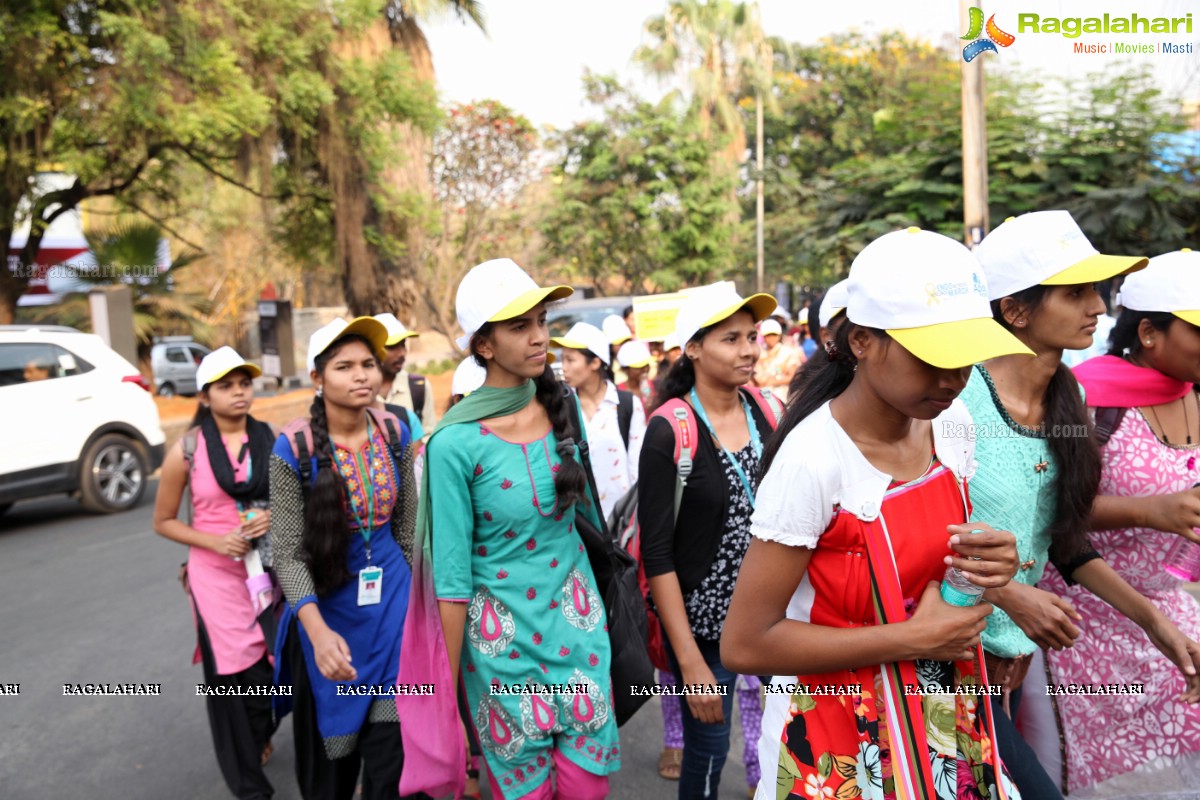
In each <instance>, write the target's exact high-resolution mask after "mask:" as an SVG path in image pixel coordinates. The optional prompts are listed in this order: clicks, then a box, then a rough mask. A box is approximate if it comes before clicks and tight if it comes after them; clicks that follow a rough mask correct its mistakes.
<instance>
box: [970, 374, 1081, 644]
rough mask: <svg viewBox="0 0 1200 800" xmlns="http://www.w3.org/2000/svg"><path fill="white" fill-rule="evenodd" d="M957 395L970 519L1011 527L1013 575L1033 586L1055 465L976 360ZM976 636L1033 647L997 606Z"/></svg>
mask: <svg viewBox="0 0 1200 800" xmlns="http://www.w3.org/2000/svg"><path fill="white" fill-rule="evenodd" d="M961 396H962V400H963V402H964V403H966V406H967V410H968V411H970V412H971V418H972V420H973V422H974V436H973V437H972V438H974V440H975V461H976V463H977V468H976V472H975V477H974V478H972V479H971V482H970V486H969V490H970V497H971V506H972V510H971V520H972V521H979V522H986V523H988V524H989V525H991V526H992V527H994V528H998V529H1000V530H1007V531H1012V533H1013V535H1014V536H1016V537H1017V557H1018V558H1019V559H1020V562H1021V566H1020V567H1019V568H1018V569H1017V575H1016V577H1015V578H1013V580H1015V581H1020V582H1021V583H1024V584H1028V585H1029V586H1033V585H1035V584H1037V582H1038V581H1039V580H1041V579H1042V572H1043V571H1045V569H1046V563H1047V560H1048V557H1049V550H1050V534H1049V532H1048V529H1049V527H1050V523H1051V522H1053V521H1054V514H1055V510H1056V507H1057V501H1056V499H1055V494H1054V485H1055V482H1056V481H1055V478H1056V477H1057V475H1058V468H1057V466H1056V464H1055V462H1054V458H1053V457H1052V456H1051V454H1050V447H1049V444H1048V442H1047V439H1046V437H1045V436H1044V435H1043V434H1042V433H1041V432H1040V431H1039V430H1037V429H1035V428H1029V427H1026V426H1024V425H1021V424H1019V423H1017V422H1016V421H1015V420H1013V418H1012V417H1010V416H1009V415H1008V412H1007V411H1005V410H1004V406H1003V404H1002V403H1001V402H1000V398H999V397H998V396H997V395H996V390H995V387H994V386H993V385H992V379H991V376H990V375H989V374H988V372H987V370H986V369H984V368H983V366H982V365H976V366H975V368H974V369H973V370H972V371H971V379H970V381H968V382H967V387H966V389H964V390H963V393H962V395H961ZM1031 562H1032V563H1031ZM981 638H982V640H983V647H984V649H985V650H987V651H988V652H990V653H992V654H994V655H997V656H1000V657H1002V658H1012V657H1014V656H1019V655H1025V654H1027V653H1032V652H1033V651H1034V650H1036V649H1037V645H1035V644H1034V643H1033V641H1032V640H1031V639H1030V638H1029V637H1028V636H1026V635H1025V633H1024V632H1023V631H1022V630H1021V629H1020V628H1019V627H1018V626H1017V624H1016V623H1015V622H1013V621H1012V619H1010V618H1009V616H1008V615H1007V614H1005V613H1004V612H1003V611H1001V610H1000V609H999V608H997V609H996V610H995V611H993V612H992V615H991V616H989V617H988V622H987V629H986V630H984V632H983V636H982V637H981Z"/></svg>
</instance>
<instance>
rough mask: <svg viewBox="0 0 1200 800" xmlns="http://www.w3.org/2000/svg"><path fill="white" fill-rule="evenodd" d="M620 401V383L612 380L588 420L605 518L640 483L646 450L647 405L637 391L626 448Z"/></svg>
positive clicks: (591, 450) (590, 445)
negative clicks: (640, 461) (618, 391)
mask: <svg viewBox="0 0 1200 800" xmlns="http://www.w3.org/2000/svg"><path fill="white" fill-rule="evenodd" d="M618 404H619V399H618V397H617V385H616V384H615V383H613V382H612V381H609V382H608V388H607V390H605V392H604V398H603V399H601V401H600V404H599V405H598V406H597V407H596V413H595V414H593V415H592V418H591V419H589V420H587V423H586V430H587V438H588V448H589V451H590V454H591V461H592V472H593V473H595V477H596V491H598V492H599V493H600V508H601V511H603V512H604V518H605V519H608V515H609V514H611V513H612V510H613V507H614V506H616V504H617V501H618V500H620V499H621V498H622V497H623V496H624V495H625V493H626V492H628V491H629V490H630V488H631V487H632V486H633V485H634V484H635V483H637V479H638V458H640V457H641V454H642V438H643V437H644V436H645V435H646V407H645V406H643V405H642V401H641V399H640V398H639V397H638V396H637V395H636V394H635V395H634V398H633V418H632V419H631V420H630V421H629V448H628V449H626V447H625V442H624V441H622V440H621V426H620V423H619V422H618V421H617V406H618Z"/></svg>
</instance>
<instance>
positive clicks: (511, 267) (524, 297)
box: [454, 258, 575, 350]
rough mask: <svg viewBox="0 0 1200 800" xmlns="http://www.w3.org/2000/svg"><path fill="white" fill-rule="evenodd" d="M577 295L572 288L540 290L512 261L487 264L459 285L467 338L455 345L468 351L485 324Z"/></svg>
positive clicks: (460, 312) (457, 301) (459, 304)
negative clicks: (551, 301) (573, 294)
mask: <svg viewBox="0 0 1200 800" xmlns="http://www.w3.org/2000/svg"><path fill="white" fill-rule="evenodd" d="M574 291H575V290H574V289H572V288H571V287H570V286H538V285H537V283H535V282H534V280H533V278H531V277H529V275H528V274H526V272H525V270H523V269H521V268H520V267H519V266H517V264H516V262H514V261H513V260H512V259H511V258H496V259H493V260H491V261H485V262H483V263H482V264H478V265H476V266H474V267H472V268H471V271H470V272H468V273H467V274H466V275H465V276H464V277H463V279H462V282H461V283H459V284H458V294H457V295H456V296H455V298H454V307H455V311H456V312H457V314H458V326H459V327H460V328H462V330H463V335H462V336H460V337H458V339H456V340H455V341H456V343H457V344H458V346H459V347H460V348H462V349H463V350H466V349H467V347H468V346H469V345H470V344H471V337H472V336H474V335H475V333H476V332H477V331H478V330H479V329H480V328H482V327H483V326H484V324H485V323H488V322H503V321H504V320H506V319H512V318H513V317H519V316H521V315H522V314H524V313H525V312H526V311H528V310H529V309H531V308H534V307H535V306H537V305H540V304H541V303H545V302H548V301H550V300H561V299H563V298H564V297H569V296H570V295H571V293H572V292H574Z"/></svg>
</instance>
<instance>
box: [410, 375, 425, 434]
mask: <svg viewBox="0 0 1200 800" xmlns="http://www.w3.org/2000/svg"><path fill="white" fill-rule="evenodd" d="M408 392H409V394H411V395H412V401H413V413H414V414H416V415H417V419H419V420H421V424H422V425H424V424H425V417H424V416H423V412H424V411H425V376H424V375H413V374H411V373H410V374H409V376H408Z"/></svg>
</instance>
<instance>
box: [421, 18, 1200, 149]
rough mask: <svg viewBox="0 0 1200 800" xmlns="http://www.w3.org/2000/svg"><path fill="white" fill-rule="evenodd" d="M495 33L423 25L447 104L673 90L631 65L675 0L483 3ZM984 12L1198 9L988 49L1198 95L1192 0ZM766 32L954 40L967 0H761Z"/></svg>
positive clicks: (1039, 68) (533, 115) (798, 38)
mask: <svg viewBox="0 0 1200 800" xmlns="http://www.w3.org/2000/svg"><path fill="white" fill-rule="evenodd" d="M482 1H483V4H484V8H485V11H486V13H487V16H488V34H487V35H485V34H484V33H482V32H481V31H479V30H478V29H477V28H474V27H472V26H469V25H464V24H463V23H461V22H459V21H458V20H457V19H455V18H454V17H447V18H444V19H439V20H435V21H432V22H430V23H429V24H428V25H426V26H425V31H426V35H427V36H428V38H429V43H430V47H431V49H432V51H433V60H434V67H435V69H436V70H437V79H438V88H439V91H440V93H441V95H442V97H443V99H444V100H446V101H451V102H468V101H471V100H478V99H483V98H493V99H496V100H499V101H500V102H502V103H504V104H505V105H508V106H509V107H511V108H513V109H514V110H516V111H518V112H520V113H522V114H524V115H525V116H527V117H529V119H531V120H532V121H533V122H534V123H535V124H537V125H539V126H544V125H552V126H555V127H558V128H563V127H568V126H569V125H570V124H571V123H572V122H574V121H577V120H579V119H582V118H589V117H594V116H595V112H594V110H593V109H591V108H590V107H589V106H588V105H587V104H586V102H585V101H584V98H583V91H582V81H581V78H582V75H583V72H584V69H585V68H590V69H591V70H592V71H593V72H600V73H610V72H611V73H616V74H617V75H618V77H621V78H622V79H624V80H626V81H628V82H629V83H631V84H632V85H633V86H635V87H636V88H638V90H639V91H641V92H642V93H643V94H645V95H647V96H650V97H655V98H656V97H658V96H661V95H662V94H664V93H665V92H667V91H668V90H669V89H670V88H672V87H671V85H670V84H669V83H660V82H659V81H658V80H656V79H653V78H648V77H645V75H644V73H643V72H642V70H641V68H640V67H638V66H637V65H634V64H633V63H632V62H631V56H632V54H633V51H634V50H635V49H636V48H637V47H638V45H639V44H641V43H642V25H643V23H644V22H645V20H646V19H647V18H649V17H652V16H655V15H657V14H661V12H662V10H663V9H664V8H665V7H666V0H606V1H605V2H602V3H596V2H590V3H584V2H580V0H482ZM980 3H981V5H982V7H983V9H984V13H985V14H988V15H991V14H992V13H995V14H996V22H997V24H998V25H999V26H1000V27H1001V28H1003V29H1005V30H1007V31H1008V32H1009V33H1014V34H1016V31H1017V20H1016V14H1017V13H1018V12H1029V13H1037V14H1039V15H1040V16H1042V17H1049V16H1053V17H1098V16H1101V15H1103V14H1104V13H1106V12H1107V13H1109V14H1112V15H1114V16H1115V15H1121V16H1129V15H1130V14H1131V13H1134V12H1136V13H1137V14H1138V15H1139V16H1143V17H1159V16H1178V17H1181V16H1183V15H1184V14H1186V13H1188V12H1189V11H1190V12H1192V16H1193V23H1192V30H1193V33H1192V34H1190V35H1187V34H1182V33H1180V34H1179V35H1176V36H1166V37H1165V36H1163V35H1154V34H1147V35H1136V34H1129V35H1111V34H1110V35H1098V36H1093V37H1089V36H1083V37H1080V38H1079V39H1075V40H1072V39H1067V38H1064V37H1062V36H1058V35H1053V34H1026V35H1017V40H1016V42H1014V43H1013V45H1012V46H1011V47H1008V48H1005V49H1003V50H1002V51H1001V52H1000V53H985V54H983V55H982V56H980V58H982V59H984V60H985V66H986V69H987V70H995V69H1005V70H1010V69H1021V70H1025V71H1029V72H1034V73H1036V74H1042V75H1061V76H1065V77H1076V78H1079V77H1083V76H1085V75H1087V74H1088V73H1090V72H1093V71H1095V70H1097V69H1101V68H1105V67H1108V66H1112V65H1119V64H1120V63H1121V62H1122V61H1125V62H1128V63H1130V64H1131V65H1136V64H1140V63H1150V64H1152V65H1153V66H1154V68H1155V72H1156V78H1157V79H1158V81H1159V83H1160V85H1161V86H1162V87H1163V89H1164V90H1167V91H1170V92H1172V93H1175V94H1181V95H1183V96H1186V97H1192V98H1196V97H1200V3H1196V2H1195V0H1190V2H1189V0H1140V2H1139V1H1138V0H1133V1H1132V2H1130V1H1129V0H1124V1H1123V2H1118V1H1117V0H980ZM759 8H760V13H761V16H762V21H763V29H764V30H765V31H766V32H767V33H768V35H772V36H780V37H782V38H784V39H785V40H788V41H791V42H800V43H812V42H815V41H817V40H818V39H820V38H821V37H824V36H828V35H829V34H833V33H839V32H843V31H847V30H850V29H858V30H860V31H863V32H866V33H871V32H877V31H882V30H889V29H897V30H902V31H904V32H906V33H908V34H910V35H913V36H917V37H921V38H925V39H927V40H930V41H932V42H935V43H938V42H943V41H946V40H947V38H957V37H958V36H959V35H960V34H961V33H962V32H963V31H962V26H961V25H960V24H959V3H958V0H925V1H924V2H917V1H916V0H835V1H834V2H821V1H820V0H817V2H813V1H812V0H759ZM1111 40H1120V41H1124V42H1131V43H1138V42H1146V43H1153V42H1157V41H1162V40H1169V41H1173V42H1178V43H1185V42H1192V50H1193V51H1194V52H1193V53H1192V54H1191V55H1152V56H1129V55H1114V54H1107V55H1083V54H1077V53H1074V52H1072V43H1073V42H1075V41H1078V42H1085V43H1087V42H1097V43H1100V42H1106V41H1111Z"/></svg>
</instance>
